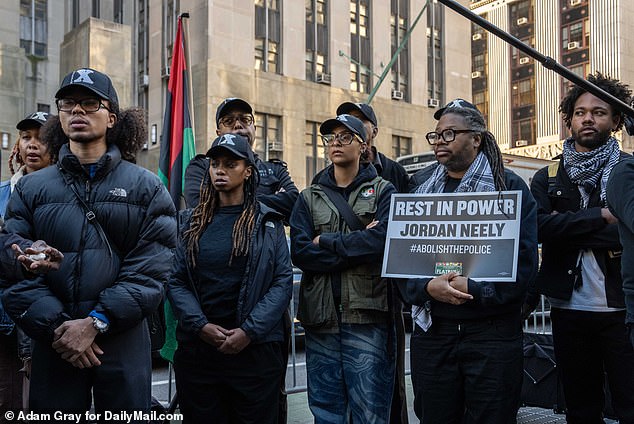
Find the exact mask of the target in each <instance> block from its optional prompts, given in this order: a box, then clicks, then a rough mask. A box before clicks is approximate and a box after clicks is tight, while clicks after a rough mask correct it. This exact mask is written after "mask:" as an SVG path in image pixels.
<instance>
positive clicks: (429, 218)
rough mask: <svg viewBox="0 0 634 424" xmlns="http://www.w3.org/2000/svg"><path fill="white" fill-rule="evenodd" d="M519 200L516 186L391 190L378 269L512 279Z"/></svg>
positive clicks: (406, 274) (393, 273) (389, 273)
mask: <svg viewBox="0 0 634 424" xmlns="http://www.w3.org/2000/svg"><path fill="white" fill-rule="evenodd" d="M521 202H522V193H521V191H501V192H487V193H440V194H436V193H435V194H395V195H393V196H392V201H391V205H390V219H389V222H388V228H387V237H386V240H385V255H384V258H383V273H382V275H383V276H384V277H393V278H424V277H428V278H433V277H435V276H438V275H441V274H445V273H448V272H457V273H458V274H461V275H464V276H466V277H468V278H471V279H473V280H477V281H499V282H502V281H515V278H516V272H517V253H518V249H519V233H520V216H521V210H522V205H521Z"/></svg>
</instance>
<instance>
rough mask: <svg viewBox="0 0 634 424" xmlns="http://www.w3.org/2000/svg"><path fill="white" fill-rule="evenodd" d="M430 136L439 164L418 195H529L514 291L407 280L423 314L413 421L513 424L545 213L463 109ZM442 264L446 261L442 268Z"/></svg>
mask: <svg viewBox="0 0 634 424" xmlns="http://www.w3.org/2000/svg"><path fill="white" fill-rule="evenodd" d="M434 118H436V119H438V124H437V125H436V129H435V130H434V131H432V132H430V133H428V134H427V135H426V138H427V141H428V142H429V143H430V144H431V145H433V146H434V153H435V155H436V159H437V160H438V162H439V163H438V164H435V165H432V166H428V167H427V168H424V169H423V170H421V171H419V172H420V173H422V175H420V176H419V178H420V180H421V181H424V183H423V184H421V185H420V186H419V187H418V189H417V190H416V193H452V192H459V193H468V192H495V191H503V190H519V191H521V227H520V238H519V251H518V257H517V278H516V281H515V282H498V283H494V282H489V281H475V280H472V279H471V278H469V276H468V275H465V276H462V275H457V274H456V273H449V274H444V275H440V276H438V277H434V278H412V279H408V280H399V284H400V288H401V291H402V294H403V297H404V299H405V300H406V301H407V302H408V303H411V304H412V305H415V306H414V307H413V311H412V318H413V320H414V322H415V325H414V333H413V334H412V338H411V363H412V384H413V388H414V411H415V412H416V415H417V416H418V417H419V418H420V419H421V422H422V423H423V424H459V423H463V422H469V423H513V422H515V421H516V416H517V409H518V408H519V404H520V389H521V386H522V377H523V353H522V320H521V317H520V312H521V306H522V304H523V302H524V300H525V295H526V288H527V286H528V284H529V283H530V282H531V281H532V280H533V279H534V277H535V273H536V271H537V221H536V211H537V206H536V204H535V199H534V198H533V196H532V195H531V193H530V191H529V189H528V187H527V186H526V183H524V181H523V180H522V179H521V178H520V177H519V176H517V175H515V174H514V173H513V172H511V171H509V170H505V169H504V168H503V166H502V163H503V162H502V154H501V152H500V150H499V148H498V146H497V142H496V140H495V137H494V136H493V134H491V133H490V132H489V131H487V129H486V124H485V122H484V117H483V116H482V114H481V113H480V112H479V111H478V109H477V108H476V107H475V106H474V105H473V104H471V103H469V102H467V101H465V100H462V99H456V100H454V101H452V102H451V103H449V104H448V105H447V106H445V107H444V108H441V109H439V110H438V111H437V112H436V113H435V114H434ZM438 260H442V258H439V259H438Z"/></svg>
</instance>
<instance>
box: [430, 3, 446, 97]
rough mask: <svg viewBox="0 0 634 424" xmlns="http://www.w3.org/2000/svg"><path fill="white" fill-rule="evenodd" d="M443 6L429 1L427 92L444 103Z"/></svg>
mask: <svg viewBox="0 0 634 424" xmlns="http://www.w3.org/2000/svg"><path fill="white" fill-rule="evenodd" d="M443 7H444V6H443V5H442V4H440V3H437V2H429V3H428V7H427V94H428V95H429V98H430V99H436V100H438V101H439V103H441V104H442V103H444V102H443V97H444V79H443V75H444V66H443V60H442V44H443V39H442V26H443V17H444V14H443Z"/></svg>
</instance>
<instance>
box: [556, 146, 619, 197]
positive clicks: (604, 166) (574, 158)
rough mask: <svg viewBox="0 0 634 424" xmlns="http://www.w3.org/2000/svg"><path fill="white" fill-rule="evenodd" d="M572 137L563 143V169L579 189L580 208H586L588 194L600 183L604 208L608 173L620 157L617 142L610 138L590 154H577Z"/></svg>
mask: <svg viewBox="0 0 634 424" xmlns="http://www.w3.org/2000/svg"><path fill="white" fill-rule="evenodd" d="M574 143H575V142H574V139H573V138H572V137H570V138H568V139H567V140H566V141H564V152H563V157H564V169H565V170H566V172H567V173H568V176H569V177H570V181H572V182H573V183H575V184H576V185H578V186H579V187H581V190H579V192H580V193H581V205H580V206H581V208H582V209H585V208H587V207H588V203H589V202H590V193H592V192H593V191H594V189H595V188H596V187H597V184H599V181H600V182H601V204H602V205H603V206H605V204H606V203H605V188H606V186H607V183H608V178H609V177H610V172H611V171H612V168H613V167H614V165H616V163H617V162H618V161H619V158H620V157H621V150H620V149H619V142H618V141H617V140H616V138H614V137H610V138H609V139H608V142H607V143H605V144H604V145H602V146H601V147H599V148H596V149H594V150H592V151H590V152H578V151H576V150H575V147H574Z"/></svg>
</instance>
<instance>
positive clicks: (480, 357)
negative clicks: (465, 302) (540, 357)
mask: <svg viewBox="0 0 634 424" xmlns="http://www.w3.org/2000/svg"><path fill="white" fill-rule="evenodd" d="M411 362H412V384H413V387H414V411H415V412H416V415H417V416H418V417H419V418H420V419H421V422H422V423H424V424H460V423H463V424H467V423H469V424H471V423H479V424H483V423H491V424H501V423H504V424H512V423H515V422H516V417H517V410H518V407H519V402H520V389H521V386H522V377H523V353H522V327H521V321H520V317H519V315H518V316H517V317H510V318H503V319H502V318H500V319H486V320H480V321H475V322H463V323H458V322H455V321H450V320H443V319H440V318H433V323H432V326H431V328H430V329H429V330H428V331H427V332H424V331H423V330H422V329H421V328H420V327H418V326H417V325H415V326H414V334H413V335H412V338H411Z"/></svg>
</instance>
